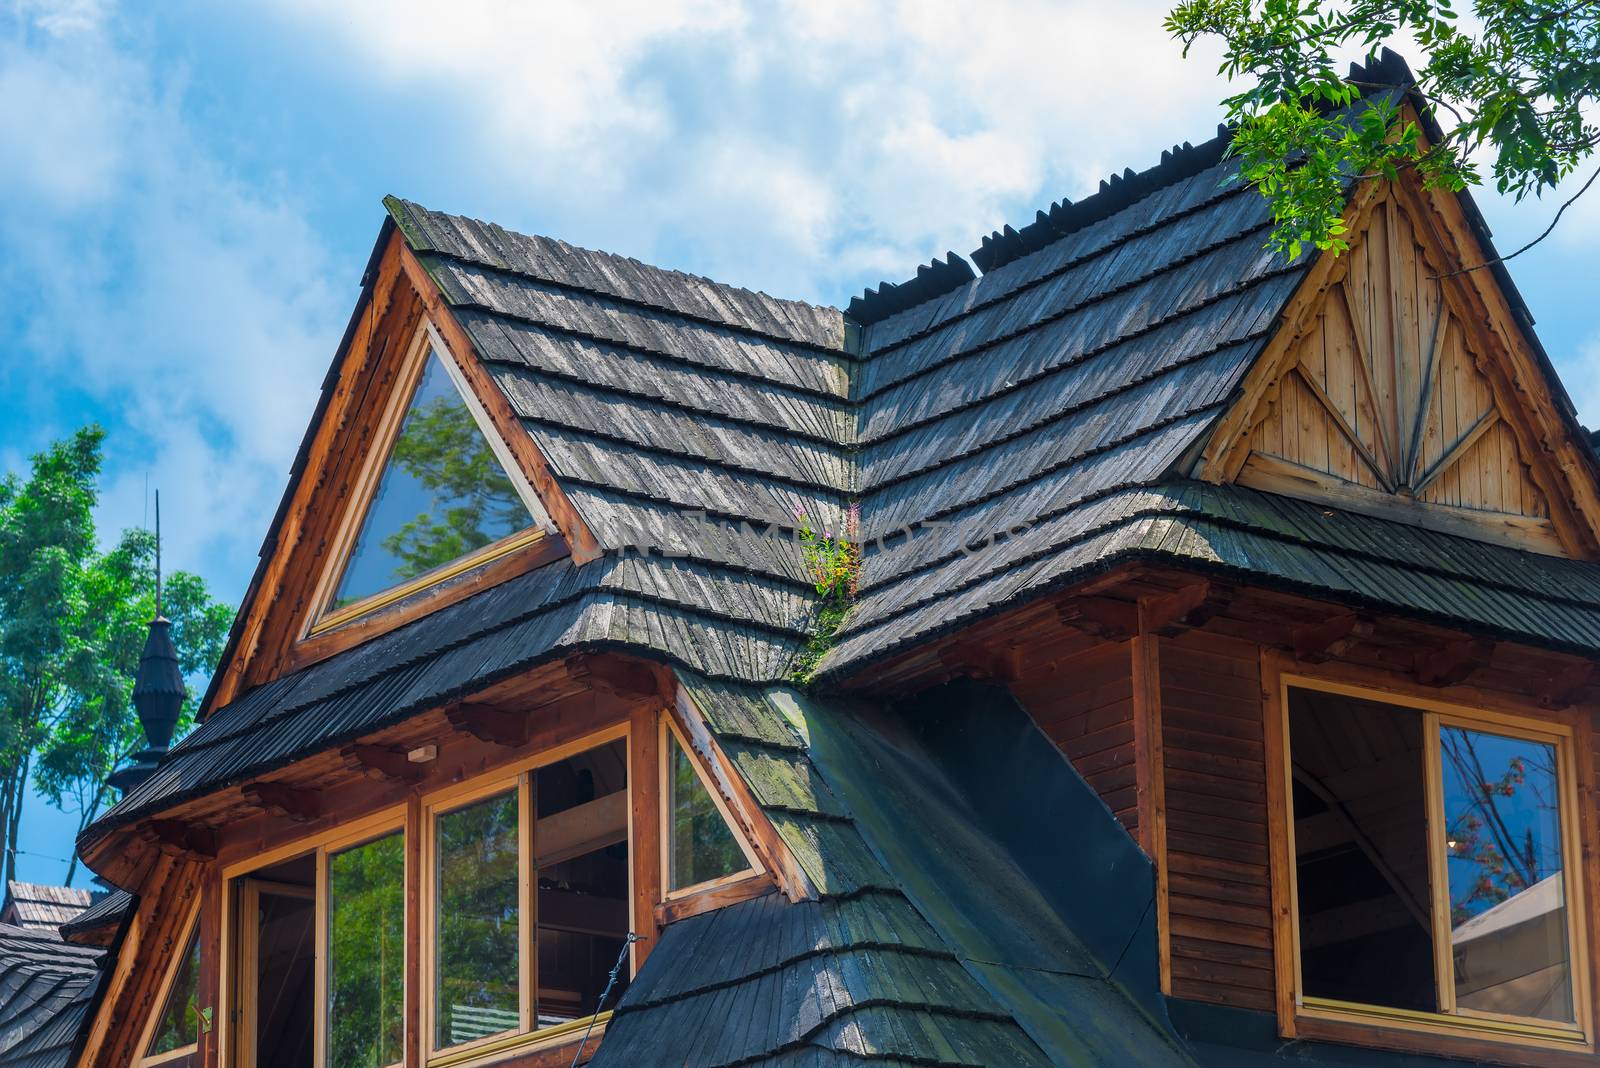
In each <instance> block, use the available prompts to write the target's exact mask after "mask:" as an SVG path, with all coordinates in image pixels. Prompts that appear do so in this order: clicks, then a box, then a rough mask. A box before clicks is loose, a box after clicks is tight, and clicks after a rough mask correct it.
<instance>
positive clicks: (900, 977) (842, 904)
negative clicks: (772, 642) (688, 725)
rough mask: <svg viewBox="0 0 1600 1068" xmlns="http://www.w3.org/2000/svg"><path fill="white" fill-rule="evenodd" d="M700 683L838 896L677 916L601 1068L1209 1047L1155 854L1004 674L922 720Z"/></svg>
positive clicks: (810, 868)
mask: <svg viewBox="0 0 1600 1068" xmlns="http://www.w3.org/2000/svg"><path fill="white" fill-rule="evenodd" d="M684 683H685V685H686V687H687V688H688V690H689V691H690V693H691V695H692V696H693V697H694V699H695V701H696V703H697V705H698V706H699V707H700V709H701V710H702V712H703V713H704V715H705V718H706V721H707V724H708V726H709V727H710V729H711V730H712V731H713V733H714V734H716V735H717V737H718V740H719V742H720V743H721V745H722V747H723V748H724V750H725V751H726V752H727V753H728V755H729V757H730V759H732V760H733V761H734V763H735V764H736V765H737V766H738V767H739V769H740V770H741V772H742V773H743V774H744V776H745V778H746V780H747V781H748V782H749V783H750V785H751V789H752V790H753V792H754V793H755V796H756V798H757V801H758V802H759V803H760V804H761V805H762V807H763V809H764V810H765V812H766V813H767V815H768V817H769V818H770V819H771V820H772V821H773V824H774V826H775V827H776V828H777V830H778V832H779V834H780V835H781V836H782V837H783V838H784V840H785V842H786V843H787V844H788V845H789V847H790V849H791V850H792V851H793V852H794V854H795V856H796V859H797V860H798V861H799V863H800V865H801V867H802V869H803V870H804V871H805V873H806V875H807V877H808V878H809V879H810V880H811V882H812V883H813V884H814V885H815V886H816V889H817V891H818V898H819V899H818V900H816V901H805V902H801V903H798V904H791V903H789V902H788V901H787V900H786V899H784V898H782V897H781V896H778V895H776V894H773V895H768V896H767V897H763V898H758V899H756V900H754V901H750V902H746V903H744V904H741V905H736V906H733V907H730V908H727V909H723V910H720V911H718V912H714V913H709V914H706V915H702V916H699V917H696V918H693V919H690V920H685V921H681V922H679V923H676V924H673V925H671V926H670V927H668V928H667V929H666V930H665V931H663V932H662V936H661V944H660V945H659V946H658V947H656V948H655V950H654V952H653V953H652V954H651V956H650V958H649V959H648V960H647V961H646V963H645V966H644V967H643V968H642V969H641V970H640V972H639V975H638V976H637V978H636V979H635V980H634V982H633V984H632V985H631V986H630V987H629V988H628V991H627V993H626V995H625V996H624V997H623V999H622V1001H621V1003H620V1005H619V1006H618V1008H617V1010H616V1015H615V1016H614V1017H613V1019H612V1021H611V1023H610V1025H609V1026H608V1028H607V1031H606V1037H605V1041H604V1043H603V1044H602V1045H601V1046H600V1048H599V1052H598V1054H597V1055H596V1056H595V1058H594V1060H593V1061H592V1062H591V1063H592V1064H594V1065H595V1066H596V1068H610V1066H613V1065H616V1066H620V1065H634V1064H645V1063H649V1064H668V1063H671V1064H694V1065H705V1066H713V1065H733V1064H747V1063H753V1062H757V1061H759V1062H760V1063H763V1064H804V1065H819V1066H820V1065H833V1064H844V1063H855V1062H856V1061H858V1060H861V1059H873V1060H887V1061H889V1062H890V1063H904V1064H937V1065H1000V1064H1004V1065H1016V1066H1019V1068H1026V1066H1032V1065H1046V1064H1126V1065H1185V1064H1194V1063H1195V1062H1194V1061H1193V1060H1192V1059H1191V1058H1189V1057H1188V1056H1187V1055H1186V1054H1185V1053H1184V1052H1183V1051H1182V1049H1181V1048H1180V1047H1181V1043H1180V1041H1179V1039H1178V1038H1177V1036H1176V1035H1175V1034H1174V1033H1173V1032H1172V1031H1171V1030H1170V1028H1169V1027H1168V1026H1167V1025H1166V1024H1165V1022H1164V1012H1163V1010H1161V1009H1160V1007H1159V1004H1158V998H1157V997H1156V996H1155V989H1156V988H1155V970H1154V969H1155V953H1156V947H1155V940H1154V926H1153V923H1154V910H1153V905H1154V898H1155V876H1154V870H1153V868H1152V866H1151V864H1150V862H1149V860H1148V859H1147V858H1145V857H1144V855H1143V854H1142V853H1140V852H1139V850H1138V847H1137V846H1135V845H1134V844H1133V842H1132V841H1131V840H1130V839H1129V838H1128V836H1127V834H1126V833H1125V832H1124V831H1123V830H1122V828H1121V826H1120V824H1118V823H1117V822H1116V820H1115V818H1114V817H1113V816H1112V815H1111V813H1110V812H1109V811H1107V810H1106V808H1105V806H1104V805H1103V804H1102V803H1101V802H1100V800H1099V798H1098V797H1097V796H1096V795H1095V794H1094V793H1093V791H1092V790H1090V789H1089V787H1088V786H1087V785H1085V784H1084V782H1083V781H1082V780H1081V779H1080V778H1078V776H1077V775H1076V774H1075V773H1074V772H1073V771H1072V770H1071V768H1070V766H1069V765H1068V764H1067V763H1066V761H1065V760H1064V759H1063V758H1062V756H1061V754H1060V753H1059V752H1058V751H1057V750H1056V749H1055V748H1054V747H1053V746H1052V745H1051V744H1050V742H1049V741H1048V740H1047V739H1046V738H1045V737H1044V736H1043V735H1042V734H1040V733H1039V732H1038V730H1037V728H1035V727H1034V726H1033V724H1032V722H1031V721H1030V720H1029V719H1028V717H1027V714H1026V713H1025V712H1023V711H1022V710H1021V709H1020V708H1019V707H1018V706H1017V705H1016V704H1015V702H1014V701H1012V700H1011V699H1010V698H1009V697H1008V696H1006V695H1005V694H1004V693H1003V692H999V691H989V690H984V689H982V688H976V687H954V688H951V689H949V690H947V691H946V696H947V698H948V699H945V700H941V699H939V698H938V697H937V696H935V697H933V698H930V699H928V700H926V701H921V702H919V704H918V707H917V709H916V710H915V716H914V717H910V716H906V715H898V714H895V713H891V712H884V711H882V710H879V709H875V708H872V707H870V706H867V705H864V704H859V703H844V702H834V701H826V700H820V699H817V698H812V697H807V696H804V695H802V694H799V693H797V692H795V691H792V690H789V689H769V690H765V691H763V690H760V689H756V688H752V687H746V686H741V685H736V684H727V683H717V682H712V681H710V680H706V679H701V678H694V677H688V678H685V679H684ZM980 736H981V737H980ZM802 739H804V740H802ZM1023 783H1026V789H1023V788H1022V784H1023ZM1035 806H1045V807H1047V808H1048V810H1049V811H1051V812H1052V813H1053V814H1054V816H1053V819H1052V824H1053V826H1055V827H1057V828H1058V829H1059V830H1058V832H1056V833H1052V834H1051V835H1050V836H1049V839H1048V841H1045V840H1042V839H1040V838H1039V837H1038V836H1036V835H1034V834H1033V832H1032V831H1031V830H1029V829H1027V828H1028V827H1031V826H1033V824H1032V823H1031V821H1028V820H1026V819H1024V820H1023V821H1021V822H1018V821H1017V817H1018V816H1022V815H1025V814H1026V813H1031V812H1034V811H1037V808H1036V807H1035ZM907 821H911V822H915V824H916V825H917V827H918V828H919V833H917V834H914V835H907V834H905V833H904V832H903V828H904V826H906V825H907ZM1029 838H1032V839H1033V841H1032V843H1031V844H1029V842H1028V839H1029ZM1068 857H1071V858H1072V863H1071V864H1070V865H1069V864H1067V863H1066V861H1067V858H1068ZM1085 874H1089V875H1092V878H1084V877H1083V876H1084V875H1085ZM1001 900H1003V901H1006V902H1007V903H1008V907H1007V908H1005V909H995V908H994V907H993V905H994V902H995V901H1001ZM1146 958H1147V959H1146ZM1130 987H1131V988H1136V989H1142V990H1143V991H1144V994H1145V995H1146V996H1145V997H1144V998H1143V1000H1141V999H1140V998H1139V997H1138V996H1137V995H1136V994H1133V993H1130V992H1129V990H1128V988H1130ZM726 1021H740V1023H741V1026H735V1027H728V1026H724V1023H725V1022H726Z"/></svg>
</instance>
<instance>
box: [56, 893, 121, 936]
mask: <svg viewBox="0 0 1600 1068" xmlns="http://www.w3.org/2000/svg"><path fill="white" fill-rule="evenodd" d="M133 906H134V899H133V895H132V894H130V893H128V892H127V891H126V890H112V891H111V892H110V893H107V894H102V895H101V896H100V899H99V900H97V901H96V902H95V903H94V904H92V905H90V906H89V907H88V908H86V909H84V910H83V911H82V912H80V913H78V914H77V915H76V916H74V917H72V918H71V919H70V920H67V921H65V922H63V923H62V924H61V926H60V928H59V930H60V932H61V937H62V938H66V939H71V938H72V936H73V935H76V934H83V933H85V932H88V931H96V930H101V929H103V928H112V927H115V926H117V925H118V924H120V923H122V921H123V920H125V919H127V917H128V914H129V913H130V912H131V911H132V910H133Z"/></svg>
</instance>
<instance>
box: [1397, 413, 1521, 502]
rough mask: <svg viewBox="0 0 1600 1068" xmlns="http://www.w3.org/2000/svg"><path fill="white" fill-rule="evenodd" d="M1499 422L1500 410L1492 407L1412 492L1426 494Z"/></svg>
mask: <svg viewBox="0 0 1600 1068" xmlns="http://www.w3.org/2000/svg"><path fill="white" fill-rule="evenodd" d="M1499 421H1500V409H1499V408H1495V407H1490V409H1489V410H1488V411H1486V412H1484V413H1483V414H1482V415H1480V416H1478V419H1477V422H1475V423H1473V424H1472V425H1471V426H1470V427H1468V428H1467V432H1466V433H1465V434H1462V435H1461V437H1459V438H1457V439H1456V443H1455V444H1454V445H1452V446H1450V447H1449V448H1448V449H1446V450H1445V453H1444V455H1443V456H1441V457H1439V459H1437V460H1435V461H1434V463H1433V466H1432V467H1430V468H1428V470H1426V471H1424V472H1423V474H1422V477H1421V478H1419V479H1417V485H1416V488H1415V489H1413V490H1412V492H1413V493H1414V494H1417V495H1419V496H1420V495H1421V494H1423V493H1425V492H1426V491H1427V489H1428V487H1429V486H1431V485H1433V484H1434V482H1435V481H1437V480H1438V478H1439V476H1440V475H1442V474H1444V473H1445V472H1446V471H1448V470H1450V468H1451V467H1452V466H1453V465H1454V464H1455V462H1456V461H1457V460H1459V459H1461V458H1462V457H1463V456H1465V455H1466V453H1467V450H1468V449H1470V448H1472V447H1473V446H1474V445H1476V444H1477V443H1478V439H1479V438H1481V437H1483V436H1484V435H1485V434H1487V433H1488V432H1489V431H1491V430H1493V429H1494V427H1495V424H1496V423H1498V422H1499Z"/></svg>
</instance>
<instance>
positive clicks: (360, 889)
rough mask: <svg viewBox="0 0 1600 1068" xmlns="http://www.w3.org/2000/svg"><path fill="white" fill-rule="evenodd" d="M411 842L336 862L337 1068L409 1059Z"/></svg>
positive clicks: (333, 1006)
mask: <svg viewBox="0 0 1600 1068" xmlns="http://www.w3.org/2000/svg"><path fill="white" fill-rule="evenodd" d="M405 863H406V862H405V839H404V837H403V836H402V835H401V834H399V833H398V832H397V833H395V834H390V835H387V836H385V837H383V838H379V839H377V840H375V841H372V842H367V843H366V844H365V845H360V846H356V847H355V848H354V849H347V850H345V851H344V852H342V853H335V854H333V855H331V856H330V857H329V858H328V916H329V931H328V938H329V957H330V960H329V976H328V1010H329V1011H328V1020H329V1029H328V1064H329V1068H384V1066H386V1065H391V1064H397V1063H399V1062H400V1061H401V1060H403V1059H404V1057H405V1052H404V1048H403V1041H404V1038H405V1022H404V1015H403V1014H404V1010H405Z"/></svg>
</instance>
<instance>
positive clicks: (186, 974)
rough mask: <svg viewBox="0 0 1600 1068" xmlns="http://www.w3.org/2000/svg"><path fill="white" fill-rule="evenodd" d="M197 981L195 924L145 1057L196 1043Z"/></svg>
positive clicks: (198, 956)
mask: <svg viewBox="0 0 1600 1068" xmlns="http://www.w3.org/2000/svg"><path fill="white" fill-rule="evenodd" d="M199 978H200V925H199V924H198V923H197V924H195V932H194V934H193V935H192V936H191V937H190V938H189V948H188V950H187V951H186V952H185V953H184V955H183V960H182V961H180V962H179V964H178V972H177V974H176V975H174V976H173V977H172V986H171V988H170V989H169V990H168V992H167V1002H166V1004H165V1005H164V1006H162V1009H161V1018H160V1019H159V1020H157V1021H156V1033H155V1037H154V1038H153V1039H151V1041H150V1051H149V1053H148V1054H146V1056H150V1057H154V1056H157V1055H159V1054H162V1053H171V1052H172V1051H174V1050H179V1049H183V1048H184V1047H185V1046H192V1045H194V1044H196V1043H197V1042H199V1041H200V1017H199V1016H198V1015H197V1014H196V1012H195V1008H196V1006H195V991H196V989H197V988H198V983H199Z"/></svg>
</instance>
